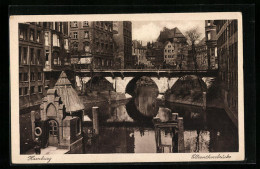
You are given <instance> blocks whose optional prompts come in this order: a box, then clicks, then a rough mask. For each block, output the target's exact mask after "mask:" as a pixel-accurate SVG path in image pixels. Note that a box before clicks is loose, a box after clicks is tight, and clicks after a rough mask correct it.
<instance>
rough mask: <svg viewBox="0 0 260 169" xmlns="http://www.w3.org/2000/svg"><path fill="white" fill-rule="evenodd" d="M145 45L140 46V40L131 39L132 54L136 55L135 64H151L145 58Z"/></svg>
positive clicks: (146, 65) (147, 65)
mask: <svg viewBox="0 0 260 169" xmlns="http://www.w3.org/2000/svg"><path fill="white" fill-rule="evenodd" d="M146 51H147V49H146V46H142V41H140V42H139V41H137V40H133V43H132V56H133V57H136V62H135V65H143V66H145V67H149V66H151V62H150V61H148V60H147V58H146Z"/></svg>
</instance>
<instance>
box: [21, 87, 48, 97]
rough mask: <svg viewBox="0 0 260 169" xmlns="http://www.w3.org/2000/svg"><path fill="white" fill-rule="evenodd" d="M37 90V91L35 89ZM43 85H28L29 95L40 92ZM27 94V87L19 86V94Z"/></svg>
mask: <svg viewBox="0 0 260 169" xmlns="http://www.w3.org/2000/svg"><path fill="white" fill-rule="evenodd" d="M36 90H37V91H36ZM42 91H43V86H38V87H37V86H31V87H30V95H32V94H36V92H38V93H42ZM26 95H29V87H20V88H19V96H26Z"/></svg>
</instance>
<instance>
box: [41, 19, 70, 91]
mask: <svg viewBox="0 0 260 169" xmlns="http://www.w3.org/2000/svg"><path fill="white" fill-rule="evenodd" d="M42 24H43V31H44V44H43V45H44V51H43V53H44V56H45V57H44V61H45V64H44V68H43V70H44V72H45V77H46V78H45V80H46V81H45V82H46V84H45V85H46V86H48V88H52V87H54V85H55V83H56V81H57V80H58V78H59V75H60V73H61V71H66V73H67V74H68V77H69V79H70V80H71V81H72V82H74V79H73V70H72V67H71V63H70V62H71V61H70V60H71V55H70V38H69V28H68V22H43V23H42Z"/></svg>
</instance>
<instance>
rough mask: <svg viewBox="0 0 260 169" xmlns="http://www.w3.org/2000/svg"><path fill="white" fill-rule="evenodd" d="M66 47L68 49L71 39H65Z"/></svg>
mask: <svg viewBox="0 0 260 169" xmlns="http://www.w3.org/2000/svg"><path fill="white" fill-rule="evenodd" d="M64 49H66V50H68V49H69V40H68V39H64Z"/></svg>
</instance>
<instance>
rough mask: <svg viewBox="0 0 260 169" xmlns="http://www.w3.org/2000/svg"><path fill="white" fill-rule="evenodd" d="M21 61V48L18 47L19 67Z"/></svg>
mask: <svg viewBox="0 0 260 169" xmlns="http://www.w3.org/2000/svg"><path fill="white" fill-rule="evenodd" d="M21 59H22V47H21V46H19V65H21Z"/></svg>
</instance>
